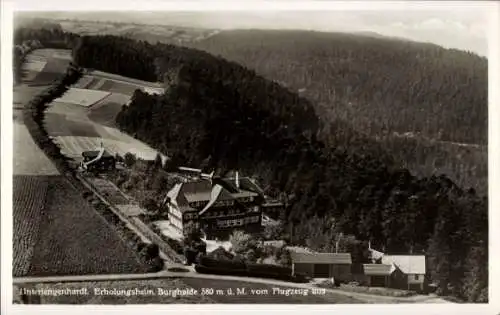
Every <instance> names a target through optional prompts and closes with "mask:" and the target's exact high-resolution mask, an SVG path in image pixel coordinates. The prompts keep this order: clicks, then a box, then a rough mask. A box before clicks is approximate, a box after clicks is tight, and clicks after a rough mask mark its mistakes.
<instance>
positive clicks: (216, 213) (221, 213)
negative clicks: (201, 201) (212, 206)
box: [206, 209, 243, 217]
mask: <svg viewBox="0 0 500 315" xmlns="http://www.w3.org/2000/svg"><path fill="white" fill-rule="evenodd" d="M241 213H243V212H242V211H241V210H240V209H229V210H225V211H223V210H220V211H210V212H209V213H207V215H206V216H207V217H222V216H226V215H235V214H241Z"/></svg>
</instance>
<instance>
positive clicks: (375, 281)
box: [363, 264, 395, 287]
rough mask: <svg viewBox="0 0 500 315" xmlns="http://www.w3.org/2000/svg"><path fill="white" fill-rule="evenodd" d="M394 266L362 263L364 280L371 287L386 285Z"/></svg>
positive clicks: (388, 282)
mask: <svg viewBox="0 0 500 315" xmlns="http://www.w3.org/2000/svg"><path fill="white" fill-rule="evenodd" d="M394 269H395V267H394V266H393V265H386V264H363V274H364V281H365V283H366V285H368V286H373V287H388V286H389V284H390V281H391V274H392V272H393V271H394Z"/></svg>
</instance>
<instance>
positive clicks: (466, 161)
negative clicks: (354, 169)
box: [192, 30, 488, 193]
mask: <svg viewBox="0 0 500 315" xmlns="http://www.w3.org/2000/svg"><path fill="white" fill-rule="evenodd" d="M192 46H193V47H195V48H198V49H202V50H205V51H207V52H209V53H212V54H214V55H220V56H222V57H224V58H226V59H228V60H231V61H235V62H237V63H239V64H242V65H244V66H246V67H248V68H250V69H253V70H255V71H256V72H257V73H259V74H261V75H263V76H264V77H265V78H267V79H270V80H274V81H276V82H279V83H280V84H282V85H283V86H285V87H287V88H288V89H290V90H292V91H295V92H296V91H300V95H301V96H303V97H305V98H307V99H309V100H311V101H312V103H313V104H314V106H315V109H316V111H317V112H318V114H319V116H320V117H321V118H323V121H324V122H325V123H333V122H335V121H336V120H339V119H340V120H342V121H347V122H349V124H350V126H351V127H352V128H354V129H355V130H357V131H358V132H361V133H364V134H366V135H368V136H370V137H372V138H375V137H376V138H377V139H378V141H380V143H382V145H383V146H384V147H385V148H386V149H387V150H389V151H391V155H392V156H393V157H394V159H395V160H397V161H398V162H400V163H401V164H402V165H404V166H405V167H408V168H409V169H410V170H411V171H412V172H413V173H415V174H417V175H420V176H430V175H432V174H436V173H439V174H445V175H447V176H448V177H450V178H452V179H453V180H454V181H456V182H457V183H459V184H460V185H462V186H468V187H474V188H475V189H476V190H478V191H480V192H483V193H486V191H487V182H488V180H487V176H488V175H487V142H488V138H487V134H488V124H487V120H488V90H487V89H488V61H487V59H486V58H484V57H479V56H477V55H475V54H473V53H469V52H464V51H459V50H455V49H444V48H442V47H439V46H437V45H434V44H424V43H417V42H411V41H404V40H400V39H394V38H389V37H386V38H384V36H377V37H376V38H375V37H370V36H362V35H351V34H343V33H322V32H309V31H282V30H274V31H271V30H265V31H264V30H235V31H224V32H221V33H219V34H217V35H215V36H212V37H209V38H207V39H205V40H203V41H200V42H196V43H193V44H192ZM395 132H396V133H398V134H397V136H395V135H394V133H395ZM334 136H335V137H336V138H337V142H338V141H339V138H341V139H345V138H346V139H347V140H346V141H347V142H349V141H350V138H351V134H349V133H347V134H344V133H343V132H342V131H341V130H340V131H339V130H336V132H335V135H334ZM466 144H470V145H466Z"/></svg>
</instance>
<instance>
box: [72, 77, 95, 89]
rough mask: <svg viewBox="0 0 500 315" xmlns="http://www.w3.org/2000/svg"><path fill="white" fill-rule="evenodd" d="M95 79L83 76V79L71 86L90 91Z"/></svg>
mask: <svg viewBox="0 0 500 315" xmlns="http://www.w3.org/2000/svg"><path fill="white" fill-rule="evenodd" d="M95 81H96V79H95V78H94V77H92V76H89V75H84V76H83V77H81V78H80V80H78V82H76V83H75V84H73V87H75V88H79V89H90V88H91V85H93V84H94V83H95Z"/></svg>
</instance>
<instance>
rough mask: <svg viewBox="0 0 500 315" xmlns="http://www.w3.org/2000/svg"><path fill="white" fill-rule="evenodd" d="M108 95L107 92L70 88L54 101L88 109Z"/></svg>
mask: <svg viewBox="0 0 500 315" xmlns="http://www.w3.org/2000/svg"><path fill="white" fill-rule="evenodd" d="M109 95H110V93H109V92H103V91H98V90H87V89H79V88H71V89H69V90H68V91H67V92H66V93H64V95H63V96H61V97H60V98H58V99H55V100H54V101H55V102H61V103H70V104H75V105H80V106H85V107H88V106H92V105H94V104H95V103H97V102H99V101H100V100H102V99H103V98H105V97H107V96H109Z"/></svg>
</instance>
